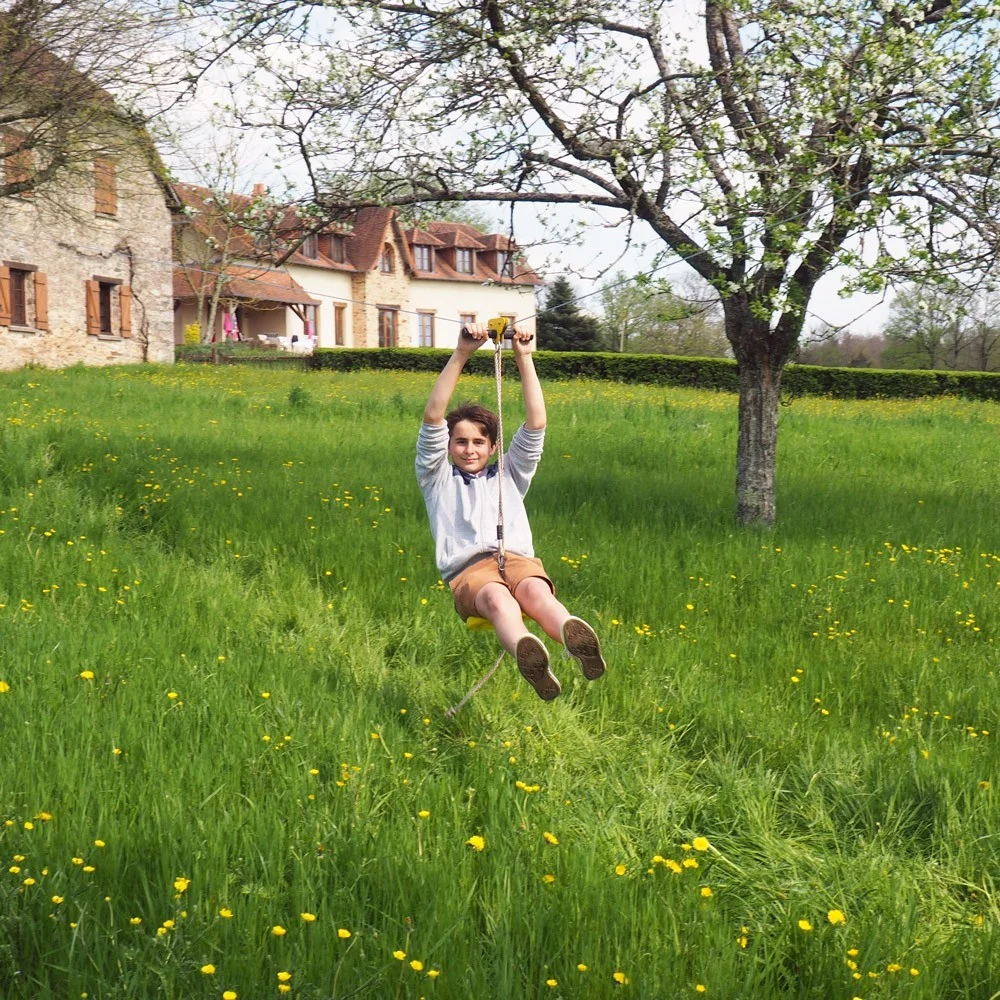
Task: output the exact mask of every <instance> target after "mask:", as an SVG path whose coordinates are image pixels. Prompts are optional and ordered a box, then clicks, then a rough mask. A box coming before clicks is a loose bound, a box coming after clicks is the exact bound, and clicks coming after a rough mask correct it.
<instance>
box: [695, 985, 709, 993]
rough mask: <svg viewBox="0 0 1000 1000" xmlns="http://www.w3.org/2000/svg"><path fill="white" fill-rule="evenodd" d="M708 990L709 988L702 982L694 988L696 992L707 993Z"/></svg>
mask: <svg viewBox="0 0 1000 1000" xmlns="http://www.w3.org/2000/svg"><path fill="white" fill-rule="evenodd" d="M707 990H708V988H707V987H706V986H703V985H702V984H701V983H698V984H697V985H696V986H695V988H694V991H695V993H706V992H707Z"/></svg>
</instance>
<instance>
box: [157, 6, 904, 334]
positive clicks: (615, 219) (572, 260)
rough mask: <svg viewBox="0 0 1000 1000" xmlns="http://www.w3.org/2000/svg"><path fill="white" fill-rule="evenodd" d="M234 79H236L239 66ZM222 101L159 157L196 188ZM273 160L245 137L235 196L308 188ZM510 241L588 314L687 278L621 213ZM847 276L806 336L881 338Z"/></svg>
mask: <svg viewBox="0 0 1000 1000" xmlns="http://www.w3.org/2000/svg"><path fill="white" fill-rule="evenodd" d="M700 7H701V4H700V3H699V2H698V0H676V2H675V3H674V4H672V5H671V11H672V22H671V27H672V28H673V27H676V28H677V30H678V32H680V33H682V34H683V35H685V36H687V37H686V38H685V39H684V43H683V44H684V45H685V46H687V54H688V55H690V56H692V57H694V58H697V51H698V49H699V47H700V46H703V42H702V41H701V38H702V37H703V34H702V31H700V30H699V11H700ZM230 72H231V73H232V72H233V71H230ZM235 72H236V77H235V78H236V79H237V80H238V79H239V69H238V67H237V68H236V70H235ZM228 98H229V95H228V93H227V92H226V91H225V90H224V89H223V88H222V87H221V86H213V84H212V82H211V81H208V82H207V84H206V85H205V86H204V87H203V89H202V91H201V92H200V94H199V97H198V100H197V101H196V102H194V103H192V104H189V105H187V106H186V107H185V108H184V110H183V120H182V121H181V122H179V124H181V125H182V126H183V127H184V128H185V129H186V130H187V137H186V140H185V145H184V155H183V156H182V157H176V156H171V155H170V154H169V152H167V151H165V158H166V159H167V162H168V164H169V165H170V166H171V168H172V169H173V170H174V172H175V173H176V175H177V176H178V178H179V179H181V180H187V181H192V182H196V183H197V182H199V181H201V182H204V181H205V180H206V178H205V177H204V176H201V177H199V173H202V174H203V173H204V171H200V170H199V169H197V168H196V167H195V164H197V163H199V162H200V163H205V162H210V161H211V160H212V158H213V157H214V156H217V155H218V152H219V151H220V150H222V149H224V148H225V145H226V136H225V131H224V130H221V129H220V128H219V127H218V126H217V125H215V124H213V125H208V124H206V123H207V122H208V120H209V119H210V118H211V117H212V115H213V110H214V108H213V106H214V105H215V104H216V103H217V102H220V101H225V100H227V99H228ZM216 116H217V112H216ZM279 157H280V154H279V153H278V152H277V147H276V146H275V144H274V143H273V142H271V141H269V139H268V137H267V136H266V135H264V134H258V135H254V136H253V137H252V138H251V139H249V140H247V139H246V138H244V140H243V141H242V142H241V143H240V149H239V181H238V184H237V189H238V190H241V191H244V192H249V191H250V190H251V189H252V187H253V185H254V184H255V183H264V184H267V185H268V186H269V187H270V188H271V189H272V191H274V192H275V193H276V194H279V192H281V191H282V190H283V188H284V185H285V181H286V180H290V181H292V182H293V183H295V182H299V183H301V185H302V187H303V188H305V187H307V185H306V184H305V183H304V181H305V177H304V171H303V170H302V169H301V168H300V167H299V166H298V165H297V164H296V163H294V162H289V161H288V160H279ZM279 196H280V194H279ZM475 207H476V209H477V211H478V212H479V213H480V214H484V215H487V216H492V217H494V218H495V219H496V220H497V225H496V227H495V230H494V231H496V232H503V233H508V232H509V231H510V229H511V213H510V206H509V205H506V204H498V205H493V204H490V203H485V202H480V203H476V205H475ZM513 234H514V239H515V242H517V243H518V245H520V246H521V247H522V248H524V249H525V251H526V255H527V258H528V260H529V262H530V264H531V266H532V267H533V269H534V270H536V271H537V272H539V273H540V274H541V275H542V276H543V277H544V278H545V279H546V280H548V281H551V280H553V279H554V278H556V277H558V276H560V275H564V276H566V277H567V278H569V280H570V282H571V283H572V285H573V287H574V289H575V290H576V292H577V293H578V296H580V306H581V308H582V309H585V310H586V311H589V312H592V313H594V314H599V313H600V296H599V294H598V291H599V289H600V287H601V285H602V284H604V283H606V282H608V281H610V280H611V279H612V278H613V277H614V276H615V275H616V274H617V273H618V272H624V273H625V274H626V275H628V276H634V275H637V274H641V273H647V274H648V273H650V272H654V273H655V275H656V277H657V278H663V279H666V280H667V281H670V282H671V284H673V285H675V287H676V285H677V284H678V283H679V282H681V281H683V280H684V279H685V278H686V277H688V276H690V275H691V274H693V271H692V270H691V268H689V267H688V266H687V265H685V264H684V263H683V262H676V263H673V264H670V263H664V262H663V261H661V260H660V256H661V253H662V251H663V249H664V244H663V243H662V242H661V241H660V240H659V238H658V237H657V236H656V234H655V233H654V232H653V231H652V229H650V228H649V227H648V226H647V225H646V224H645V223H643V222H639V221H637V222H635V224H634V226H633V227H632V228H631V231H630V229H629V227H628V225H627V220H625V219H624V218H623V215H622V213H615V212H612V211H611V210H601V209H595V208H584V207H581V206H572V205H565V206H536V205H532V204H519V205H518V206H517V207H516V208H515V211H514V217H513ZM846 277H847V275H846V274H844V273H838V272H836V271H835V272H831V273H830V274H827V275H826V276H825V277H824V278H822V279H821V280H820V282H819V284H818V285H817V287H816V289H815V291H814V293H813V297H812V300H811V302H810V305H809V310H808V315H807V318H806V323H805V331H809V330H810V329H814V328H817V327H825V328H828V327H830V326H833V327H843V328H845V329H847V330H849V331H850V332H852V333H856V334H874V333H877V332H879V330H880V329H881V327H882V326H883V325H884V323H885V321H886V319H887V317H888V312H889V302H890V301H891V292H890V293H888V294H886V295H858V294H855V295H851V296H849V297H843V296H841V295H840V294H839V291H840V287H841V284H842V282H843V280H844V279H845V278H846Z"/></svg>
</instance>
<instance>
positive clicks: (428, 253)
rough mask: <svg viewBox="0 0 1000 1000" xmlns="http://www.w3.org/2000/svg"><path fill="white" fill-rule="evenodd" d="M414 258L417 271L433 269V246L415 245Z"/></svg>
mask: <svg viewBox="0 0 1000 1000" xmlns="http://www.w3.org/2000/svg"><path fill="white" fill-rule="evenodd" d="M414 249H415V251H416V259H417V270H418V271H433V270H434V249H433V247H421V246H418V247H415V248H414Z"/></svg>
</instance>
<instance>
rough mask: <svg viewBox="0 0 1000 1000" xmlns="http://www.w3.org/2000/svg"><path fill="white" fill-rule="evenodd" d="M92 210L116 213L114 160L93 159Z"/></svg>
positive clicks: (116, 197)
mask: <svg viewBox="0 0 1000 1000" xmlns="http://www.w3.org/2000/svg"><path fill="white" fill-rule="evenodd" d="M94 211H95V212H100V213H101V214H102V215H117V214H118V192H117V191H116V189H115V163H114V160H105V159H98V160H94Z"/></svg>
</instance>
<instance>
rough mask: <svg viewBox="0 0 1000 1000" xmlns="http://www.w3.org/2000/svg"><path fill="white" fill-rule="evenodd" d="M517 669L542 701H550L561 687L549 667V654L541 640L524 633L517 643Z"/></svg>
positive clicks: (556, 695)
mask: <svg viewBox="0 0 1000 1000" xmlns="http://www.w3.org/2000/svg"><path fill="white" fill-rule="evenodd" d="M517 669H518V670H520V671H521V676H522V677H523V678H524V679H525V680H526V681H527V682H528V683H529V684H530V685H531V686H532V687H533V688H534V689H535V694H537V695H538V697H539V698H541V699H542V701H552V699H553V698H556V697H558V695H559V692H560V691H562V688H561V687H560V685H559V681H558V680H557V679H556V675H555V674H554V673H552V671H551V670H550V669H549V654H548V650H546V648H545V646H544V645H543V644H542V641H541V640H540V639H538V638H537V637H536V636H533V635H526V636H524V638H522V639H521V640H520V641H519V642H518V644H517Z"/></svg>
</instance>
